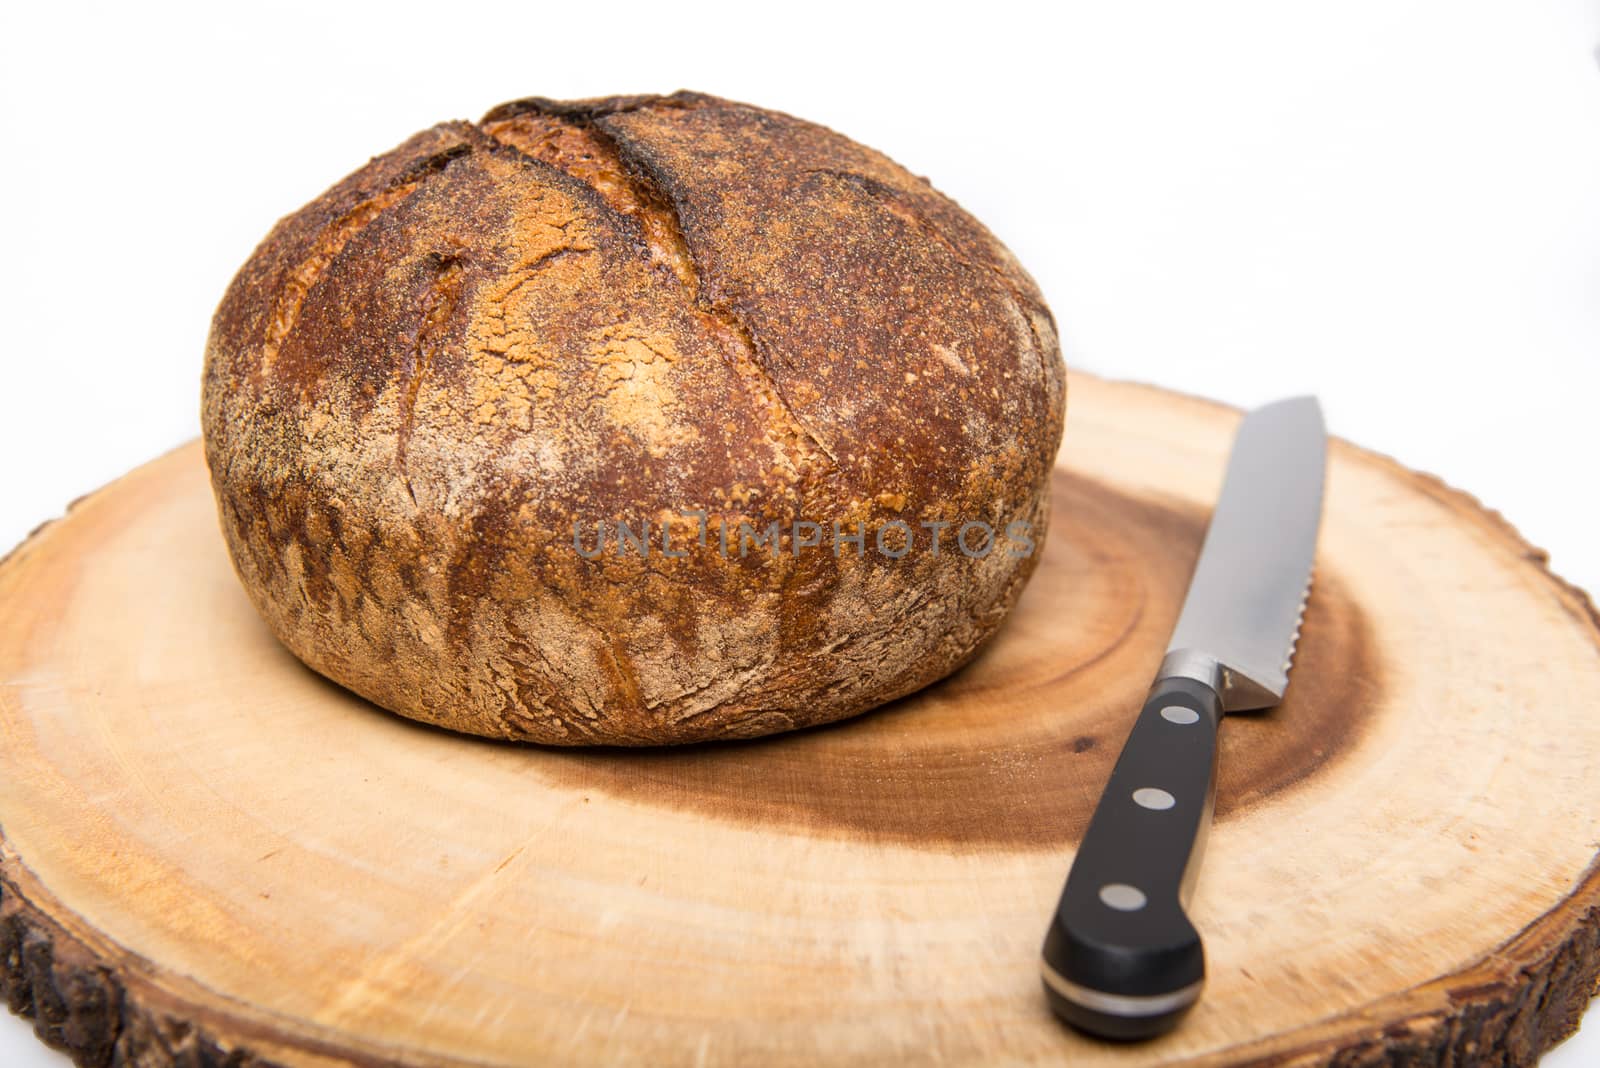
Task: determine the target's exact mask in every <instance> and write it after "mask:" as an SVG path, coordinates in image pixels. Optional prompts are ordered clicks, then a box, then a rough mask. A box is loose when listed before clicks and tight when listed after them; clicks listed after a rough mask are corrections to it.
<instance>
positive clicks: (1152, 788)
mask: <svg viewBox="0 0 1600 1068" xmlns="http://www.w3.org/2000/svg"><path fill="white" fill-rule="evenodd" d="M1326 464H1327V431H1326V430H1325V428H1324V425H1323V419H1322V409H1321V407H1320V406H1319V405H1318V404H1317V401H1316V398H1314V397H1296V398H1292V399H1290V400H1285V401H1279V402H1277V403H1275V404H1269V405H1267V406H1266V407H1263V408H1258V409H1256V410H1255V411H1253V412H1251V413H1250V414H1248V415H1247V416H1246V417H1245V418H1244V420H1243V422H1242V423H1241V424H1240V427H1239V431H1238V435H1237V437H1236V438H1235V440H1234V446H1233V452H1232V455H1231V456H1230V458H1229V461H1228V469H1227V473H1226V475H1225V476H1224V478H1223V485H1222V492H1221V495H1220V496H1219V497H1218V499H1217V504H1216V508H1215V509H1214V511H1213V512H1212V516H1211V522H1210V524H1209V526H1208V527H1207V530H1206V536H1205V541H1204V544H1203V545H1202V546H1201V549H1200V556H1199V559H1198V560H1197V562H1196V564H1195V570H1194V576H1193V578H1192V579H1191V580H1190V584H1189V591H1188V594H1187V595H1186V596H1185V598H1184V603H1183V608H1182V610H1181V611H1180V613H1179V616H1178V622H1177V625H1176V627H1174V628H1173V634H1172V641H1171V642H1170V643H1169V645H1168V648H1167V654H1166V656H1165V657H1164V658H1163V660H1162V662H1161V666H1160V668H1159V669H1158V670H1157V671H1156V678H1155V682H1154V683H1153V684H1152V686H1151V688H1150V693H1149V695H1148V697H1147V698H1146V700H1145V703H1144V707H1143V708H1142V709H1141V711H1140V713H1139V716H1138V718H1137V719H1136V720H1135V722H1134V725H1133V729H1132V731H1130V732H1129V734H1128V740H1127V741H1126V742H1125V743H1124V744H1123V747H1122V754H1121V756H1119V757H1118V758H1117V763H1116V766H1115V767H1114V768H1113V769H1112V772H1111V778H1110V780H1109V781H1108V782H1107V784H1106V788H1105V791H1104V793H1103V794H1102V795H1101V797H1100V802H1099V804H1098V805H1097V806H1096V807H1095V812H1094V816H1093V818H1091V820H1090V821H1089V827H1088V830H1087V831H1086V832H1085V833H1084V836H1083V841H1082V842H1081V843H1080V844H1079V846H1078V852H1077V855H1076V856H1075V857H1074V858H1073V863H1072V868H1071V871H1070V872H1069V874H1068V876H1067V881H1066V886H1065V887H1064V888H1063V889H1062V892H1061V899H1060V902H1059V903H1058V904H1057V906H1056V911H1055V913H1054V915H1053V916H1052V917H1051V921H1050V926H1049V929H1048V931H1047V933H1046V935H1045V941H1044V948H1043V953H1042V957H1043V959H1042V977H1043V980H1044V989H1045V995H1046V997H1047V998H1048V999H1049V1002H1050V1006H1051V1008H1052V1009H1054V1010H1055V1012H1056V1014H1057V1015H1059V1016H1060V1017H1061V1018H1062V1019H1064V1020H1066V1021H1067V1022H1068V1023H1070V1024H1072V1025H1074V1026H1076V1027H1078V1028H1079V1029H1081V1030H1085V1031H1088V1032H1090V1033H1091V1034H1095V1035H1098V1036H1101V1037H1106V1038H1116V1039H1139V1038H1150V1037H1154V1036H1155V1035H1159V1034H1162V1033H1164V1032H1166V1031H1168V1030H1170V1029H1171V1028H1172V1027H1174V1026H1175V1025H1176V1024H1177V1022H1178V1021H1179V1020H1180V1019H1181V1018H1182V1017H1183V1015H1184V1014H1185V1013H1186V1012H1187V1011H1188V1010H1189V1008H1190V1007H1192V1006H1193V1005H1194V1003H1195V1001H1196V1000H1198V999H1199V996H1200V991H1201V989H1202V988H1203V986H1204V985H1205V954H1204V948H1203V946H1202V944H1201V941H1200V935H1199V932H1197V931H1196V930H1195V928H1194V925H1193V924H1192V923H1191V922H1190V921H1189V917H1188V915H1187V913H1186V912H1185V909H1186V907H1187V905H1188V900H1189V894H1190V891H1191V890H1192V889H1193V887H1194V882H1195V877H1196V875H1197V874H1198V872H1199V867H1200V856H1201V853H1202V852H1203V847H1204V840H1205V835H1206V831H1207V829H1208V828H1209V826H1210V824H1211V812H1212V807H1213V802H1214V799H1215V790H1216V755H1217V728H1218V726H1219V724H1220V723H1221V720H1222V716H1223V714H1224V713H1225V712H1235V711H1242V710H1246V709H1254V708H1266V707H1269V706H1271V705H1274V704H1276V703H1277V702H1278V701H1279V700H1280V699H1281V698H1282V697H1283V695H1284V691H1285V689H1286V688H1287V686H1288V680H1289V668H1290V666H1291V662H1292V660H1293V657H1294V649H1295V644H1296V642H1297V640H1298V638H1299V632H1300V622H1301V617H1302V614H1303V612H1304V610H1305V604H1306V598H1307V596H1308V594H1309V592H1310V583H1311V569H1312V562H1313V559H1314V557H1315V555H1316V547H1317V532H1318V529H1319V527H1320V526H1321V521H1322V497H1323V479H1324V472H1325V469H1326Z"/></svg>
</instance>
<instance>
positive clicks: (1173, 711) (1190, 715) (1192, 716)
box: [1161, 705, 1200, 726]
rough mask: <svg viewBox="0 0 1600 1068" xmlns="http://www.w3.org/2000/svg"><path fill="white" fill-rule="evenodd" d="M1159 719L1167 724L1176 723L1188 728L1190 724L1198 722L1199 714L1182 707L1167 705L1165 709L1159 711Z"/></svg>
mask: <svg viewBox="0 0 1600 1068" xmlns="http://www.w3.org/2000/svg"><path fill="white" fill-rule="evenodd" d="M1161 718H1162V719H1164V720H1166V721H1167V722H1168V723H1178V724H1182V725H1183V726H1188V725H1189V724H1191V723H1197V722H1199V720H1200V713H1198V712H1196V711H1195V710H1194V709H1192V708H1184V707H1183V706H1182V705H1168V706H1167V707H1166V708H1163V709H1162V710H1161Z"/></svg>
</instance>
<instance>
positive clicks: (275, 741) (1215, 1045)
mask: <svg viewBox="0 0 1600 1068" xmlns="http://www.w3.org/2000/svg"><path fill="white" fill-rule="evenodd" d="M1237 419H1238V416H1237V413H1235V412H1233V411H1231V410H1228V409H1225V408H1222V407H1220V406H1217V405H1213V404H1210V403H1206V402H1202V401H1198V400H1194V399H1191V398H1185V397H1180V396H1175V395H1172V394H1169V393H1164V392H1160V391H1158V390H1154V389H1150V388H1145V387H1138V386H1130V385H1124V384H1113V383H1108V382H1103V381H1099V380H1095V379H1090V378H1085V377H1081V376H1080V377H1078V378H1077V379H1076V380H1075V381H1074V383H1073V385H1072V399H1071V411H1070V413H1069V417H1068V433H1067V445H1066V450H1065V453H1064V455H1063V458H1062V461H1061V463H1060V465H1059V468H1058V473H1057V476H1056V485H1055V504H1054V519H1053V529H1052V531H1051V535H1050V539H1049V543H1048V546H1047V548H1046V550H1045V557H1044V560H1043V562H1042V564H1041V566H1040V569H1039V572H1038V574H1037V577H1035V578H1034V580H1033V582H1032V584H1031V586H1030V587H1029V588H1028V590H1027V592H1026V593H1025V594H1024V596H1023V598H1022V601H1021V604H1020V605H1019V607H1018V609H1017V611H1016V613H1015V615H1014V617H1013V618H1012V619H1011V620H1010V621H1009V622H1008V623H1007V625H1006V626H1005V628H1004V629H1003V630H1002V631H1001V633H1000V634H999V636H998V637H997V639H996V640H995V641H994V642H993V643H992V645H991V646H990V647H989V648H988V650H987V651H986V653H985V654H984V655H983V656H982V657H981V658H980V659H979V660H977V661H976V662H975V663H973V664H972V665H971V666H970V667H969V668H967V669H966V670H965V671H963V672H961V673H960V674H958V675H957V676H956V677H954V678H952V679H950V680H948V681H946V682H945V683H943V684H941V685H938V686H935V687H933V688H932V689H929V690H927V691H926V692H924V693H922V694H920V695H918V696H916V697H914V698H911V699H908V700H905V701H901V702H899V703H897V704H895V705H893V706H890V707H888V708H886V709H883V710H881V711H878V712H876V713H872V714H869V715H866V716H863V717H861V718H859V719H857V720H854V721H851V722H847V723H843V724H839V725H835V726H832V727H826V728H821V729H817V730H812V731H808V732H802V733H797V734H791V735H786V736H778V737H773V738H770V739H766V740H762V741H758V742H751V743H742V744H723V745H714V746H702V747H698V748H689V749H678V750H667V751H650V752H636V751H630V752H615V751H568V750H552V749H541V748H535V747H528V746H517V745H509V744H501V743H494V742H488V741H483V740H478V739H472V738H465V737H456V736H453V735H451V734H448V733H445V732H443V731H439V730H436V729H432V728H427V727H423V726H419V725H417V724H414V723H410V722H407V721H405V720H402V719H399V718H397V717H395V716H392V715H389V714H387V713H385V712H383V711H381V710H379V709H377V708H375V707H373V706H371V705H369V704H366V703H364V702H363V701H361V700H359V699H357V698H354V697H352V696H350V695H349V694H347V693H346V692H344V691H342V690H340V689H338V688H337V687H335V686H333V685H331V684H329V683H327V682H325V681H323V680H322V679H320V678H319V677H318V676H316V675H314V674H312V673H311V672H309V671H307V670H305V669H304V668H302V667H301V666H300V664H299V663H298V662H297V661H295V660H294V659H293V658H292V657H291V656H290V655H289V654H288V653H286V652H285V651H284V650H283V649H281V648H280V647H279V646H278V645H277V644H276V643H275V642H274V641H273V639H272V637H271V636H270V635H269V634H268V632H267V630H266V628H265V627H264V626H263V625H262V623H261V622H260V621H259V620H258V619H257V618H256V616H255V615H254V613H253V612H252V611H251V608H250V606H249V604H248V603H247V601H246V599H245V596H244V594H243V592H242V591H241V590H240V588H239V586H238V583H237V581H236V580H235V578H234V575H233V573H232V571H231V569H230V567H229V564H228V561H227V558H226V557H225V555H224V552H223V547H222V542H221V539H220V537H219V535H218V532H217V524H216V516H215V512H214V509H213V504H212V498H211V493H210V490H209V487H208V485H207V480H206V473H205V470H204V467H203V464H202V462H201V456H200V450H199V448H198V446H195V445H191V446H188V447H185V448H183V449H180V450H179V451H177V452H174V453H172V454H170V455H168V456H165V457H163V458H161V459H159V460H157V461H155V462H153V463H151V464H148V465H146V466H144V467H142V468H140V469H138V470H137V471H134V472H133V473H132V474H130V475H128V476H126V477H125V478H123V479H121V480H120V481H118V482H116V483H115V484H113V485H112V486H110V487H108V488H107V489H104V490H102V491H100V492H98V493H96V494H94V495H92V496H91V497H89V498H87V499H86V500H84V501H82V502H80V503H79V504H77V505H76V506H75V507H74V508H73V509H72V510H71V513H70V514H69V516H68V517H67V518H66V519H64V520H62V521H60V522H57V523H54V524H52V525H49V526H48V527H46V528H45V529H43V530H41V531H40V532H38V533H37V534H35V535H34V536H33V537H32V538H31V539H30V540H29V541H28V542H27V543H25V544H24V545H23V546H22V547H21V548H20V549H19V550H17V551H16V552H15V553H14V554H13V555H12V556H11V557H10V558H9V559H8V560H7V561H6V562H5V563H4V565H3V566H0V730H3V734H4V747H3V753H0V825H3V829H4V842H3V846H0V890H3V898H4V900H3V906H0V909H3V923H0V932H3V940H4V945H3V949H4V953H3V958H4V961H5V967H4V969H3V974H0V980H3V983H4V987H5V993H6V995H7V996H8V997H9V999H10V1003H11V1007H12V1009H13V1010H14V1011H19V1012H23V1013H28V1014H31V1015H33V1016H34V1017H36V1019H37V1021H38V1029H39V1032H40V1034H41V1035H42V1036H43V1037H44V1038H45V1039H46V1040H47V1041H49V1042H51V1043H53V1044H56V1045H59V1046H64V1047H65V1048H67V1049H69V1050H71V1051H73V1053H74V1054H75V1056H76V1057H77V1058H78V1060H79V1062H80V1063H82V1064H106V1063H118V1064H133V1065H141V1066H155V1065H168V1064H180V1065H223V1064H226V1065H230V1066H235V1068H237V1066H256V1065H264V1064H282V1065H289V1064H294V1065H302V1064H303V1065H345V1064H357V1065H369V1064H388V1063H400V1064H405V1065H418V1066H423V1065H426V1066H443V1065H477V1066H484V1065H528V1064H541V1065H546V1064H548V1065H566V1064H571V1065H590V1064H603V1063H634V1064H648V1065H675V1064H696V1065H751V1064H762V1065H783V1064H803V1063H815V1062H821V1061H826V1062H831V1063H847V1064H861V1065H883V1064H887V1063H891V1062H895V1061H907V1062H917V1063H929V1062H934V1061H939V1062H942V1063H946V1064H958V1063H969V1064H971V1063H982V1064H995V1063H1053V1064H1068V1063H1070V1064H1073V1065H1102V1064H1105V1065H1129V1064H1145V1063H1178V1064H1190V1065H1222V1064H1230V1065H1231V1064H1244V1063H1251V1064H1273V1065H1304V1064H1320V1063H1329V1062H1331V1063H1337V1064H1341V1065H1368V1064H1391V1063H1392V1064H1433V1063H1449V1064H1476V1063H1490V1064H1502V1063H1512V1064H1522V1063H1527V1062H1529V1061H1531V1060H1533V1059H1534V1058H1535V1057H1536V1056H1537V1054H1538V1053H1539V1051H1541V1050H1542V1049H1544V1048H1545V1047H1547V1046H1548V1045H1549V1044H1551V1043H1552V1042H1553V1041H1555V1040H1556V1039H1557V1038H1559V1037H1561V1036H1562V1035H1564V1034H1566V1033H1568V1032H1569V1031H1570V1030H1571V1029H1572V1028H1573V1026H1574V1025H1575V1023H1576V1020H1577V1019H1578V1016H1579V1014H1580V1012H1581V1011H1582V1008H1583V1006H1584V1004H1585V1002H1586V1000H1587V999H1588V997H1589V996H1590V994H1591V993H1592V992H1593V990H1594V988H1595V982H1596V975H1597V971H1600V869H1597V866H1596V856H1597V853H1600V818H1597V805H1600V801H1597V799H1600V627H1597V621H1596V617H1595V614H1594V611H1593V609H1592V607H1591V605H1590V603H1589V601H1588V600H1587V598H1585V597H1584V595H1583V594H1581V593H1580V592H1578V591H1577V590H1574V589H1572V588H1571V587H1569V586H1567V585H1565V584H1563V583H1562V582H1561V581H1560V580H1559V579H1556V578H1555V577H1553V576H1552V575H1551V574H1550V572H1549V571H1548V570H1547V569H1546V568H1545V564H1544V558H1543V556H1542V555H1541V554H1540V553H1539V552H1537V551H1536V550H1534V549H1531V548H1529V546H1528V545H1527V544H1525V543H1524V542H1523V541H1522V540H1521V539H1520V538H1519V537H1518V536H1517V535H1516V533H1515V532H1514V531H1513V530H1512V529H1511V528H1510V527H1509V526H1507V525H1506V524H1505V523H1504V522H1503V521H1502V520H1500V519H1499V518H1498V517H1497V516H1495V515H1493V514H1491V513H1488V512H1486V511H1485V510H1484V509H1482V508H1481V507H1479V506H1478V504H1477V503H1476V502H1475V501H1473V500H1472V499H1470V498H1468V497H1466V496H1464V495H1463V494H1460V493H1457V492H1455V491H1453V490H1450V489H1448V488H1446V487H1445V486H1443V485H1441V484H1440V483H1439V482H1437V481H1436V480H1434V479H1432V478H1429V477H1426V476H1423V475H1418V474H1416V473H1414V472H1411V471H1408V470H1406V469H1404V468H1402V467H1400V466H1398V465H1397V464H1395V463H1394V462H1392V461H1390V460H1387V459H1384V458H1382V457H1380V456H1376V455H1373V454H1372V453H1369V452H1364V451H1362V450H1360V449H1358V448H1355V447H1353V446H1350V445H1346V444H1343V443H1339V444H1336V445H1335V447H1334V449H1333V451H1332V454H1331V467H1330V471H1329V482H1328V500H1327V509H1326V513H1327V514H1326V520H1325V524H1324V531H1323V538H1322V551H1321V554H1320V559H1319V564H1318V571H1317V580H1316V585H1315V588H1314V592H1313V594H1312V598H1311V602H1310V605H1309V609H1308V612H1307V615H1306V621H1305V628H1304V634H1303V638H1302V641H1301V645H1300V655H1299V662H1298V664H1297V667H1296V670H1295V673H1294V677H1293V679H1292V681H1291V684H1290V689H1289V696H1288V699H1287V700H1286V701H1285V702H1284V703H1283V705H1282V706H1281V707H1280V708H1278V709H1277V710H1275V711H1272V712H1269V713H1265V714H1259V715H1248V716H1239V717H1234V718H1230V719H1229V720H1228V721H1227V722H1226V723H1225V724H1224V725H1223V729H1222V758H1221V760H1222V764H1221V780H1220V785H1219V794H1218V806H1217V816H1218V820H1217V824H1216V827H1215V828H1214V831H1213V833H1212V837H1211V842H1210V846H1209V850H1208V854H1207V857H1206V863H1205V869H1204V872H1203V874H1202V877H1201V881H1200V886H1199V891H1198V894H1197V896H1196V899H1195V901H1194V907H1193V911H1194V916H1195V919H1196V922H1197V923H1198V925H1199V927H1200V928H1201V929H1202V931H1203V932H1204V935H1205V938H1206V944H1207V947H1208V951H1209V962H1210V978H1209V985H1208V988H1207V991H1206V994H1205V996H1204V998H1203V999H1202V1001H1201V1003H1200V1005H1199V1007H1198V1008H1197V1009H1196V1010H1195V1011H1194V1012H1193V1013H1192V1014H1191V1016H1190V1017H1189V1018H1188V1020H1187V1021H1186V1022H1185V1024H1184V1025H1183V1026H1182V1027H1181V1028H1180V1029H1179V1030H1177V1031H1176V1032H1175V1033H1173V1034H1172V1035H1170V1036H1168V1037H1166V1038H1163V1039H1161V1040H1159V1041H1157V1042H1155V1043H1151V1044H1147V1045H1139V1046H1114V1045H1106V1044H1101V1043H1098V1042H1095V1041H1092V1040H1089V1039H1086V1038H1083V1037H1081V1036H1079V1035H1077V1034H1074V1033H1072V1032H1071V1031H1069V1030H1067V1029H1065V1028H1063V1027H1062V1026H1061V1025H1059V1024H1058V1023H1057V1022H1056V1020H1055V1019H1054V1018H1053V1017H1052V1016H1051V1015H1050V1013H1049V1011H1048V1010H1047V1008H1046V1005H1045V1001H1044V998H1043V996H1042V994H1041V991H1040V986H1039V978H1038V969H1037V959H1038V953H1039V945H1040V939H1041V936H1042V934H1043V932H1044V927H1045V921H1046V917H1047V916H1048V914H1049V912H1050V909H1051V908H1052V907H1053V906H1054V904H1055V901H1056V896H1057V894H1058V892H1059V891H1060V888H1061V883H1062V878H1063V876H1064V875H1065V873H1066V871H1067V868H1068V865H1069V862H1070V861H1071V858H1072V853H1073V848H1074V843H1075V841H1076V839H1077V837H1078V835H1079V834H1080V832H1081V831H1082V829H1083V827H1084V824H1085V821H1086V819H1087V817H1088V815H1089V813H1090V810H1091V807H1092V806H1093V804H1094V802H1095V799H1096V795H1097V793H1098V791H1099V790H1100V788H1101V786H1102V784H1103V783H1104V781H1105V779H1106V777H1107V774H1108V773H1109V770H1110V764H1111V761H1112V759H1113V758H1114V757H1115V755H1116V752H1117V750H1118V748H1119V746H1120V744H1121V742H1122V739H1123V736H1124V734H1125V732H1126V731H1127V729H1128V727H1129V726H1130V724H1131V721H1132V717H1133V715H1134V713H1135V711H1136V709H1137V707H1138V705H1139V702H1140V699H1141V697H1142V694H1143V691H1144V689H1145V687H1146V686H1147V684H1148V682H1149V679H1150V676H1151V672H1152V670H1153V669H1154V667H1155V666H1156V664H1157V662H1158V661H1159V659H1160V656H1161V652H1162V650H1163V647H1164V643H1165V641H1166V638H1167V636H1168V633H1169V630H1170V628H1171V626H1172V623H1173V620H1174V618H1175V615H1176V611H1177V607H1178V603H1179V599H1180V597H1181V595H1182V592H1183V590H1184V588H1185V585H1186V582H1187V577H1188V574H1189V570H1190V568H1191V566H1192V564H1193V561H1194V557H1195V553H1196V551H1197V548H1198V545H1199V540H1200V537H1201V534H1202V531H1203V528H1204V523H1205V520H1206V516H1207V509H1208V507H1209V502H1211V501H1212V500H1213V499H1214V497H1215V495H1216V493H1217V490H1218V488H1219V486H1220V483H1221V476H1222V469H1223V463H1224V459H1225V456H1226V452H1227V448H1228V445H1229V443H1230V440H1231V435H1232V432H1233V430H1234V427H1235V426H1236V423H1237Z"/></svg>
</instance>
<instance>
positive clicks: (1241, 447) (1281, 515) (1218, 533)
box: [1161, 397, 1328, 712]
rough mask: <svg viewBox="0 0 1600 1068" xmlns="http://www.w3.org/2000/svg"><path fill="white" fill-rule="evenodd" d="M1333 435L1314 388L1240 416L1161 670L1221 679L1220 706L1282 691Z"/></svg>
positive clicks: (1244, 704)
mask: <svg viewBox="0 0 1600 1068" xmlns="http://www.w3.org/2000/svg"><path fill="white" fill-rule="evenodd" d="M1327 449H1328V435H1327V431H1326V429H1325V428H1324V426H1323V421H1322V407H1321V406H1320V405H1319V404H1318V403H1317V399H1316V398H1315V397H1294V398H1291V399H1289V400H1283V401H1278V402H1277V403H1276V404H1269V405H1267V406H1266V407H1264V408H1257V409H1256V410H1255V411H1253V412H1251V413H1250V414H1249V415H1248V416H1246V417H1245V419H1244V422H1243V423H1242V424H1240V427H1239V434H1238V437H1237V438H1235V439H1234V444H1233V455H1232V456H1231V457H1230V459H1229V460H1228V472H1227V474H1226V476H1224V478H1223V483H1222V495H1221V496H1220V497H1218V498H1217V505H1216V509H1215V510H1214V511H1213V512H1212V515H1211V525H1210V526H1209V527H1208V528H1207V530H1206V538H1205V544H1204V545H1203V546H1202V547H1201V549H1200V558H1199V561H1198V562H1197V563H1196V564H1195V568H1194V578H1193V579H1191V580H1190V582H1189V593H1188V596H1186V597H1185V598H1184V602H1183V610H1182V611H1181V612H1180V613H1179V615H1178V625H1177V626H1176V627H1175V628H1173V632H1172V641H1171V643H1170V644H1169V645H1168V647H1167V659H1166V661H1164V662H1163V670H1162V672H1161V674H1163V675H1169V674H1181V675H1185V676H1187V677H1191V678H1196V679H1198V680H1199V681H1201V682H1206V683H1213V682H1214V683H1215V684H1216V686H1217V688H1218V689H1219V691H1220V693H1221V694H1222V708H1223V711H1224V712H1242V711H1245V710H1247V709H1252V708H1266V707H1268V706H1270V705H1275V704H1277V703H1278V701H1280V700H1281V699H1282V698H1283V691H1284V689H1285V688H1286V687H1287V686H1288V685H1289V665H1290V662H1291V661H1292V659H1293V657H1294V645H1295V641H1296V639H1297V638H1298V636H1299V633H1300V615H1301V613H1302V612H1303V611H1304V609H1305V602H1306V597H1307V595H1308V594H1309V593H1310V590H1311V563H1312V559H1313V557H1314V556H1315V555H1316V551H1317V529H1318V527H1319V526H1320V524H1321V521H1322V483H1323V477H1324V471H1325V470H1326V467H1327Z"/></svg>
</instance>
